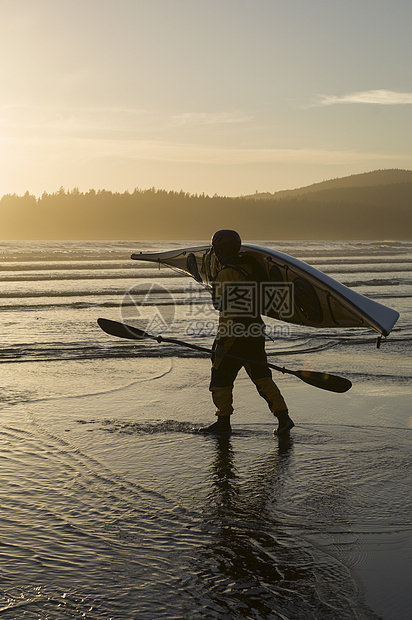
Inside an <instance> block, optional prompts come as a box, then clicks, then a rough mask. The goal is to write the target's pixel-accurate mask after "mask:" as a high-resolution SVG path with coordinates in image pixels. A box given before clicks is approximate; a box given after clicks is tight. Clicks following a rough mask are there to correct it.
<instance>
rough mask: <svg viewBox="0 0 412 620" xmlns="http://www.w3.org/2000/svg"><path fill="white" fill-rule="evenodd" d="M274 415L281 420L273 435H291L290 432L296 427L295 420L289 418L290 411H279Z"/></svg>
mask: <svg viewBox="0 0 412 620" xmlns="http://www.w3.org/2000/svg"><path fill="white" fill-rule="evenodd" d="M274 415H275V416H276V417H277V419H278V420H279V424H278V427H277V428H275V430H274V431H273V434H274V435H276V436H277V437H279V436H280V435H285V434H286V433H289V431H290V430H291V429H292V428H293V427H294V426H295V425H294V423H293V420H292V419H291V418H290V417H289V412H288V411H277V412H276V413H275V414H274Z"/></svg>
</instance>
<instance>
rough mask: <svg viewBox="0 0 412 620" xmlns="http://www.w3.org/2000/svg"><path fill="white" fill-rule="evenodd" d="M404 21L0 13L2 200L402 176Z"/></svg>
mask: <svg viewBox="0 0 412 620" xmlns="http://www.w3.org/2000/svg"><path fill="white" fill-rule="evenodd" d="M371 11H373V21H372V22H371V19H370V16H371ZM411 18H412V5H409V4H405V3H404V2H401V0H394V2H392V3H390V4H388V5H385V4H383V5H379V6H376V3H374V4H373V5H372V4H371V3H370V2H365V3H361V4H360V5H359V3H357V2H355V0H348V2H347V3H345V4H341V3H337V2H332V3H329V4H328V5H325V3H324V2H321V1H320V0H314V1H313V2H311V3H310V4H308V3H307V2H306V1H305V0H292V1H291V2H290V3H287V4H284V3H277V2H273V1H272V0H259V1H258V2H257V3H248V2H244V1H243V0H226V2H225V3H221V2H219V1H218V0H207V1H206V0H197V1H196V2H193V1H192V0H174V1H173V2H170V0H139V2H138V3H136V2H134V1H132V0H120V2H119V0H116V1H115V0H88V2H87V3H84V2H81V1H80V0H73V1H72V2H70V3H56V2H54V0H37V1H36V2H35V3H33V2H32V0H19V1H18V2H3V3H2V36H1V37H0V50H1V52H2V55H3V57H4V58H8V61H7V63H3V66H2V68H1V69H0V76H1V84H2V89H1V93H0V196H4V195H7V194H17V195H21V194H24V193H26V192H29V194H31V195H34V196H41V195H42V194H43V193H44V192H47V193H53V192H56V191H58V188H59V187H65V188H78V189H79V191H80V192H87V191H89V189H90V188H104V189H106V190H107V191H112V192H120V193H123V192H126V191H129V192H132V191H133V190H134V189H135V188H151V187H156V188H159V189H160V188H161V189H164V190H166V191H177V192H179V191H181V190H183V191H184V192H186V193H190V194H195V193H197V194H202V193H204V194H207V195H209V196H213V195H215V194H217V195H219V196H227V197H239V196H245V195H251V194H254V193H256V192H257V193H265V192H268V193H276V192H278V191H284V190H288V189H297V188H301V187H307V186H310V185H313V184H316V183H320V182H323V181H325V180H328V179H335V178H341V177H345V176H351V175H355V174H361V173H364V172H365V170H369V171H373V170H376V169H391V168H403V169H412V146H411V144H412V140H411V137H412V136H411V129H410V128H411V127H412V123H411V112H412V92H411V89H410V76H409V73H410V72H409V64H408V62H407V59H408V58H410V56H411V52H412V41H411V38H410V36H409V24H410V23H411ZM337 23H338V24H339V29H338V31H337V29H336V24H337ZM73 41H76V45H73ZM348 41H350V45H348ZM382 42H385V44H384V45H383V44H382ZM394 67H396V71H394Z"/></svg>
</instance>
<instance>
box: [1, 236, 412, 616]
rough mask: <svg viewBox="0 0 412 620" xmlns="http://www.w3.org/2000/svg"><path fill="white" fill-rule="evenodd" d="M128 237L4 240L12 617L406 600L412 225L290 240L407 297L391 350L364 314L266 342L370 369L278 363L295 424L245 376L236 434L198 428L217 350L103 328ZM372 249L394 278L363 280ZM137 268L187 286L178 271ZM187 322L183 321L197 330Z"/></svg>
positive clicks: (284, 358) (294, 608)
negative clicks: (301, 377)
mask: <svg viewBox="0 0 412 620" xmlns="http://www.w3.org/2000/svg"><path fill="white" fill-rule="evenodd" d="M131 245H132V244H127V243H125V242H122V243H115V242H111V243H110V244H106V245H103V244H97V243H91V244H85V243H79V244H75V243H67V244H57V243H56V244H45V243H43V244H42V243H37V244H33V246H35V247H33V246H30V244H28V243H25V244H23V243H22V244H20V248H18V251H16V248H14V247H13V246H12V245H7V244H3V246H2V247H1V248H0V250H2V255H1V257H0V260H1V265H2V266H3V267H4V270H3V272H2V273H3V274H6V275H7V277H8V278H9V279H8V280H7V288H5V289H4V291H5V293H4V296H3V297H1V299H0V301H1V304H2V305H3V330H4V334H3V342H4V344H3V347H2V351H1V360H2V362H3V363H2V364H1V370H2V378H3V381H2V385H3V391H2V402H3V408H2V417H1V424H0V445H1V452H0V456H1V461H2V482H3V484H2V488H1V492H2V507H3V510H2V514H1V524H0V531H1V533H2V546H1V559H0V562H1V575H2V581H1V588H0V617H2V618H3V617H4V618H33V619H34V618H36V619H37V618H42V619H46V618H50V619H56V620H60V618H61V619H66V618H90V619H100V618H112V619H113V620H114V619H116V620H124V619H126V618H139V619H140V618H156V619H157V618H167V619H171V618H256V619H258V618H274V619H278V618H279V619H285V618H287V619H289V620H299V619H302V620H306V619H310V618H314V619H315V618H316V619H322V618H325V619H327V620H329V619H333V618H336V619H339V620H340V619H346V618H348V619H352V618H356V619H358V618H384V619H385V620H392V619H393V620H403V619H405V620H406V619H407V618H409V613H410V609H411V605H412V598H411V593H410V584H409V575H410V572H411V568H412V522H411V514H412V510H411V509H412V505H411V504H412V499H411V494H410V489H411V482H412V474H411V465H412V435H411V433H412V430H411V426H412V414H411V410H410V397H411V392H412V390H411V384H410V377H411V366H412V365H411V356H410V339H411V327H412V320H411V312H410V302H409V300H410V297H411V294H412V287H411V285H410V273H409V272H408V271H406V270H405V269H404V268H405V266H407V265H408V261H410V259H411V245H410V244H409V245H408V244H404V243H403V244H390V245H385V246H383V247H382V246H381V245H380V244H370V243H367V244H366V243H365V244H362V243H356V244H323V245H322V244H321V243H320V242H318V243H313V244H306V247H304V248H303V247H300V248H299V252H295V251H293V248H292V246H291V244H284V246H279V245H278V246H277V247H279V249H281V250H283V251H287V252H290V253H292V254H295V255H299V257H301V258H304V260H307V261H308V262H311V260H310V259H312V263H313V264H316V261H321V262H318V263H317V264H316V266H319V265H320V264H321V265H322V266H321V267H320V268H321V269H324V270H326V267H328V268H329V269H330V271H328V273H330V274H331V275H332V276H334V275H336V277H337V278H338V279H339V280H341V281H344V282H345V281H346V279H347V278H349V277H350V278H352V277H353V275H355V278H356V281H357V282H358V283H359V284H358V288H357V290H360V292H364V293H365V294H367V291H371V296H373V297H374V298H375V299H377V300H378V301H379V300H381V301H382V303H386V304H388V305H391V306H392V307H394V308H396V309H397V310H399V311H400V312H401V313H402V314H401V319H400V321H399V323H398V326H397V327H396V329H395V331H394V333H393V334H392V335H391V336H390V337H389V339H388V341H387V342H386V343H382V346H381V349H379V350H377V349H376V348H375V336H374V335H373V334H372V333H370V332H366V331H365V332H364V331H363V330H345V332H344V333H342V332H341V333H336V334H335V333H333V330H330V331H327V330H325V331H324V332H323V333H320V332H316V334H313V333H311V332H310V330H305V329H303V328H301V327H296V329H295V328H294V327H293V328H292V332H291V333H289V334H284V335H283V336H280V337H279V338H278V339H277V342H276V343H269V344H268V350H270V351H271V352H272V353H273V352H275V351H276V355H277V356H278V358H279V360H280V361H281V363H282V364H285V365H288V366H289V367H293V368H300V367H313V368H314V369H315V370H326V369H327V370H330V371H333V372H334V373H335V374H342V376H347V377H348V378H350V379H351V380H352V381H353V383H354V385H353V388H352V389H351V390H350V391H349V392H347V393H346V394H340V395H336V394H332V393H329V392H324V391H321V390H317V389H315V388H312V387H310V386H307V385H306V384H303V383H302V382H299V381H298V380H297V379H296V378H293V377H288V376H282V375H281V376H280V377H279V386H280V387H281V389H282V392H283V393H284V394H285V397H286V400H287V402H288V404H289V407H290V410H291V412H293V417H294V420H295V423H296V426H295V428H294V429H293V432H292V434H291V439H290V441H286V442H279V441H278V440H277V439H275V438H274V437H273V434H272V430H273V426H274V424H273V420H272V418H271V417H270V415H269V412H268V411H267V409H266V405H265V404H264V403H263V401H262V400H261V399H260V398H259V397H258V396H257V394H256V393H255V392H254V389H253V386H252V385H251V384H250V382H249V381H248V379H247V377H246V376H244V375H241V376H240V377H239V379H238V381H237V383H236V388H235V404H236V414H235V417H234V419H233V421H234V432H233V435H232V436H231V437H230V439H220V440H219V439H215V438H212V437H207V436H203V435H201V434H199V433H198V432H197V431H198V429H199V427H200V426H201V425H203V424H207V423H209V421H210V420H211V419H212V407H211V403H210V396H209V393H208V374H209V362H208V360H207V357H205V356H203V355H202V354H199V355H198V354H196V353H191V352H188V351H187V350H184V349H179V348H177V347H176V346H175V345H167V346H166V345H162V348H159V345H158V344H157V343H153V344H152V343H147V344H145V345H144V346H142V345H140V344H139V345H136V344H135V343H133V342H128V341H125V342H122V341H116V340H115V339H112V338H110V337H108V336H106V335H105V334H103V332H101V331H100V330H99V328H98V327H97V325H96V318H97V317H98V316H106V317H107V318H113V319H115V320H118V319H119V318H120V317H121V316H122V311H121V306H122V299H123V297H124V294H125V291H126V290H127V286H128V285H129V279H128V278H126V277H124V272H125V271H127V270H130V266H129V263H130V261H128V256H129V254H130V253H131V252H132V251H135V250H136V249H137V248H136V247H130V246H131ZM172 245H176V244H162V247H164V248H168V247H172ZM182 245H183V244H182ZM187 245H193V242H189V243H188V244H187ZM139 249H142V247H141V246H140V245H139ZM143 249H145V247H143ZM159 249H160V248H159ZM50 258H53V262H52V264H51V265H50V266H51V267H52V269H49V262H48V261H49V260H50ZM372 259H373V261H374V264H375V266H376V264H377V262H376V261H378V260H385V261H386V262H385V270H387V271H385V278H388V279H390V280H391V284H390V285H383V284H381V283H379V284H378V283H372V284H370V283H368V282H369V281H368V277H369V276H368V275H366V272H364V271H363V269H364V268H365V269H366V267H364V265H366V264H368V269H370V264H371V262H373V261H372ZM76 261H77V262H76ZM105 261H106V262H105ZM336 261H339V269H340V270H341V273H340V276H338V275H337V274H334V272H333V269H336V265H335V263H336ZM354 261H358V262H354ZM391 261H392V263H391ZM391 264H393V266H394V269H393V272H392V271H390V265H391ZM13 265H14V266H16V265H17V268H16V269H13ZM69 265H70V269H66V268H65V266H69ZM354 265H355V267H356V266H357V270H356V269H354ZM399 265H402V269H400V268H399ZM86 266H87V268H85V267H86ZM123 270H124V271H123ZM342 270H343V271H342ZM92 272H93V273H95V274H96V277H95V278H94V279H93V280H92V279H90V278H87V279H83V278H82V274H84V273H87V274H88V275H89V274H90V273H92ZM41 273H42V274H44V275H45V279H43V280H39V278H38V277H37V276H38V274H41ZM62 273H64V274H67V275H68V276H69V275H70V278H67V279H66V278H64V279H61V278H60V275H61V274H62ZM131 273H133V276H132V278H131V279H130V283H131V284H135V283H136V280H135V279H133V278H139V280H138V282H139V283H141V282H142V280H145V281H148V282H150V281H151V279H153V278H155V277H156V278H157V276H158V274H159V273H161V274H162V279H161V281H162V283H164V282H166V283H168V286H170V287H171V288H172V289H173V287H174V289H173V290H175V291H178V292H176V293H175V294H176V296H177V297H178V299H179V300H180V299H181V297H182V296H183V295H186V294H187V292H185V287H184V283H185V282H186V281H185V279H182V278H179V277H176V276H175V275H174V274H172V275H171V276H170V274H169V272H163V270H162V271H160V272H158V271H157V270H156V271H154V270H152V269H146V270H140V271H139V270H138V269H136V270H135V271H134V270H133V269H132V272H131ZM166 273H167V274H168V275H167V276H166ZM368 273H369V272H368ZM19 274H23V277H20V279H19V277H18V276H19ZM31 274H37V275H36V277H35V278H34V279H32V278H31V277H28V275H31ZM9 276H10V277H9ZM380 277H381V276H379V278H380ZM13 278H14V280H13ZM395 278H398V280H399V284H398V285H393V282H394V281H395ZM408 278H409V279H408ZM156 281H157V280H156ZM108 282H110V286H107V283H108ZM46 285H47V286H46ZM14 286H15V287H16V288H15V289H13V287H14ZM13 291H15V295H13ZM51 291H52V292H53V294H50V293H51ZM59 291H60V295H58V293H59ZM179 291H180V292H179ZM182 291H183V292H182ZM79 292H81V293H82V294H81V295H80V296H79V295H78V293H79ZM54 293H56V296H54ZM202 294H203V293H202ZM181 308H182V309H183V310H184V306H181ZM127 311H130V306H129V307H128V310H127ZM123 312H125V310H124V308H123ZM184 321H185V315H184V312H182V314H181V315H180V316H178V317H177V320H176V322H175V324H174V330H175V331H174V335H176V336H177V337H180V338H183V339H188V336H187V334H185V322H184ZM193 341H194V342H198V343H201V344H202V345H203V346H209V345H210V342H211V337H210V336H205V335H194V336H193ZM160 355H161V357H160ZM279 360H278V361H279ZM273 361H274V362H275V363H277V360H276V356H275V357H274V358H273Z"/></svg>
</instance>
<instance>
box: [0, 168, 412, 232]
mask: <svg viewBox="0 0 412 620" xmlns="http://www.w3.org/2000/svg"><path fill="white" fill-rule="evenodd" d="M264 197H265V199H264V200H262V196H261V195H253V196H247V197H239V198H227V197H221V196H213V197H210V196H206V195H204V194H202V195H191V194H187V193H185V192H168V191H165V190H156V189H154V188H153V189H150V190H139V189H136V190H135V191H134V192H133V193H129V192H125V193H122V194H120V193H113V192H111V191H106V190H99V191H95V190H89V191H88V192H86V193H82V192H79V191H78V190H77V189H74V190H71V191H65V190H64V189H63V188H60V190H59V191H58V192H56V193H53V194H47V193H44V194H43V195H42V196H41V197H40V198H35V197H34V196H31V195H30V194H29V193H26V194H25V195H24V196H17V195H6V196H3V198H1V200H0V217H1V233H0V237H1V238H2V239H4V240H13V239H131V240H132V239H136V240H145V239H154V240H157V239H158V240H162V239H164V240H167V239H179V240H194V239H208V238H210V236H211V235H212V233H213V232H214V231H215V230H217V229H219V228H236V229H237V230H238V231H239V232H240V234H241V236H242V237H243V238H244V239H245V240H253V239H255V240H257V239H258V240H259V239H260V240H265V239H267V240H270V239H273V240H275V239H278V240H281V239H285V240H286V239H329V240H337V239H378V240H379V239H399V240H403V239H412V171H409V170H385V171H376V172H370V173H365V174H364V175H354V176H351V177H344V178H342V179H333V180H331V181H325V182H324V183H317V184H316V185H311V186H309V187H306V188H300V189H297V190H290V191H286V192H277V193H276V194H272V195H264Z"/></svg>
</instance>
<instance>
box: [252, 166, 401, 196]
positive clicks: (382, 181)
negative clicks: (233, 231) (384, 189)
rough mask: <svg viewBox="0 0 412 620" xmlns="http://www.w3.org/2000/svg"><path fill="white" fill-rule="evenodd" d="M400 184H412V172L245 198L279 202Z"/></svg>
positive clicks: (375, 173)
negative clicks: (333, 191) (349, 189)
mask: <svg viewBox="0 0 412 620" xmlns="http://www.w3.org/2000/svg"><path fill="white" fill-rule="evenodd" d="M399 183H412V170H399V169H391V170H374V171H372V172H363V173H361V174H353V175H351V176H348V177H340V178H337V179H331V180H329V181H322V182H321V183H313V184H312V185H307V186H306V187H299V188H297V189H286V190H282V191H279V192H274V193H273V194H271V193H269V192H263V193H257V194H251V195H250V196H244V198H254V199H255V200H279V199H281V198H282V199H283V198H295V197H296V196H303V195H305V194H315V193H317V192H322V191H324V190H339V189H347V188H349V187H356V188H360V187H374V186H381V185H398V184H399Z"/></svg>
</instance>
